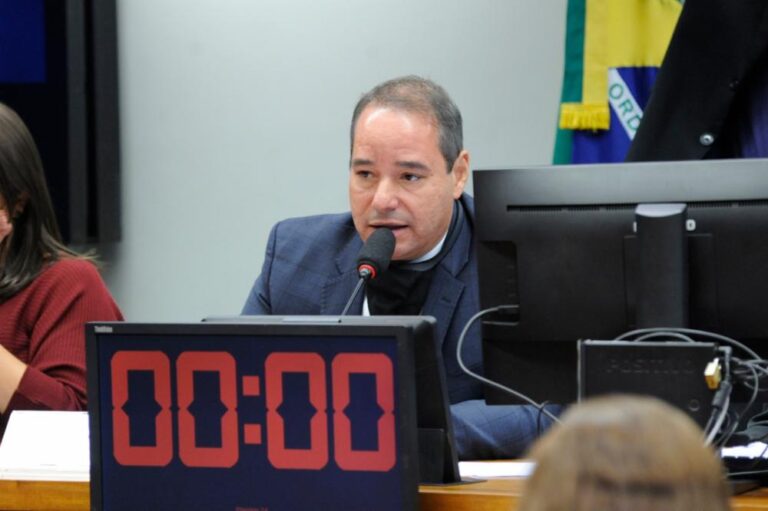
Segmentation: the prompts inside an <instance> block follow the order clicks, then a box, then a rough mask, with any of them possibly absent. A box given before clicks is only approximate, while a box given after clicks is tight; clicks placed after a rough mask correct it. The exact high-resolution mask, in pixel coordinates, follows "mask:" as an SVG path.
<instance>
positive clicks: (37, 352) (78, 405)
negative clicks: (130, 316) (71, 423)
mask: <svg viewBox="0 0 768 511" xmlns="http://www.w3.org/2000/svg"><path fill="white" fill-rule="evenodd" d="M122 319H123V317H122V314H121V313H120V310H119V309H118V308H117V305H116V304H115V302H114V300H113V299H112V296H111V295H110V294H109V291H108V290H107V288H106V286H105V285H104V282H103V281H102V280H101V277H100V276H99V273H98V271H97V270H96V268H95V267H94V266H93V264H91V263H90V262H88V261H84V260H80V259H62V260H60V261H57V262H55V263H53V264H51V265H50V266H48V267H46V268H45V269H44V270H43V271H42V273H41V274H40V275H38V277H37V278H36V279H35V280H33V281H32V283H31V284H29V285H28V286H27V287H25V288H24V289H22V290H21V291H20V292H18V293H17V294H16V295H14V296H13V297H12V298H10V299H9V300H7V301H5V302H3V303H0V344H2V345H3V346H4V347H5V348H6V349H8V351H10V352H11V353H13V354H14V355H15V356H16V357H17V358H19V359H20V360H21V361H22V362H24V363H25V364H27V365H28V367H27V370H26V371H25V373H24V376H23V377H22V378H21V382H20V383H19V388H18V389H17V390H16V393H15V394H14V395H13V396H12V397H11V400H10V403H9V404H8V409H7V410H6V412H5V414H2V415H0V437H2V433H3V431H4V430H5V424H6V422H7V420H8V416H9V415H10V412H11V411H12V410H17V409H20V410H30V409H32V410H85V409H86V406H87V398H86V394H85V328H84V325H85V323H86V322H88V321H110V320H122Z"/></svg>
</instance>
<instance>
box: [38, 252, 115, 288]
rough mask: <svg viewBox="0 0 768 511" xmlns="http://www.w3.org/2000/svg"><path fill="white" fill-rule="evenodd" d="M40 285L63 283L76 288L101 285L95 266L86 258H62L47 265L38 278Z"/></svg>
mask: <svg viewBox="0 0 768 511" xmlns="http://www.w3.org/2000/svg"><path fill="white" fill-rule="evenodd" d="M38 280H40V281H41V282H40V283H41V284H43V283H49V284H53V283H59V282H65V283H68V284H72V285H77V286H85V285H89V284H95V283H98V284H101V283H102V280H101V275H100V274H99V270H98V269H97V268H96V266H95V265H94V264H93V263H92V262H91V261H90V260H88V259H86V258H80V257H62V258H61V259H58V260H57V261H54V262H52V263H50V264H48V265H47V266H46V267H45V268H44V269H43V271H42V272H41V273H40V275H39V276H38Z"/></svg>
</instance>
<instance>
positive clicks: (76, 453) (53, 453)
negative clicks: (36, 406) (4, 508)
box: [0, 410, 90, 481]
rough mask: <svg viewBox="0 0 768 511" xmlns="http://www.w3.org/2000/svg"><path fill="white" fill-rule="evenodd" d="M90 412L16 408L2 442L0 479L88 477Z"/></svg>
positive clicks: (78, 478) (67, 479) (72, 478)
mask: <svg viewBox="0 0 768 511" xmlns="http://www.w3.org/2000/svg"><path fill="white" fill-rule="evenodd" d="M88 442H89V438H88V412H58V411H37V410H34V411H33V410H16V411H14V412H12V413H11V416H10V418H9V420H8V427H7V428H6V430H5V436H4V437H3V442H2V444H0V479H13V480H32V481H88V479H89V477H90V472H89V470H90V446H89V444H88Z"/></svg>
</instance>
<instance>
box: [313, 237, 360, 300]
mask: <svg viewBox="0 0 768 511" xmlns="http://www.w3.org/2000/svg"><path fill="white" fill-rule="evenodd" d="M362 246H363V243H362V241H361V240H360V237H359V236H358V235H357V233H356V232H355V234H354V235H353V236H350V238H349V241H348V242H347V243H346V245H344V247H343V248H342V249H341V250H340V251H339V255H338V256H337V257H336V261H335V263H336V272H337V273H336V274H334V275H330V276H329V277H328V280H326V281H325V285H324V286H323V289H322V290H321V293H320V296H321V299H320V314H323V315H336V314H341V313H342V311H343V310H344V306H345V305H346V304H347V301H348V300H349V297H350V296H351V295H352V291H354V290H355V285H357V280H358V277H357V272H355V261H356V260H357V254H358V253H359V252H360V248H361V247H362ZM362 307H363V293H362V292H361V293H358V295H357V297H356V298H355V301H354V302H353V303H352V306H351V307H350V309H349V310H350V311H351V313H352V314H359V313H360V311H361V310H362Z"/></svg>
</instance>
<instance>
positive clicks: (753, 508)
mask: <svg viewBox="0 0 768 511" xmlns="http://www.w3.org/2000/svg"><path fill="white" fill-rule="evenodd" d="M523 482H524V480H523V479H520V478H502V479H491V480H488V481H484V482H481V483H472V484H462V485H456V486H422V487H421V488H419V497H420V501H421V505H420V508H421V509H422V510H423V511H437V510H446V509H450V510H452V511H469V510H472V511H501V510H503V511H512V510H514V509H516V507H517V502H518V499H519V497H520V493H521V491H522V486H523ZM88 491H89V486H88V483H60V482H45V481H0V510H3V511H5V510H13V511H17V510H22V509H23V510H27V511H50V510H54V509H55V510H61V511H87V510H88V509H89V506H90V496H89V494H88ZM732 505H733V509H734V510H738V511H768V488H761V489H759V490H754V491H751V492H749V493H746V494H744V495H739V496H737V497H734V498H733V500H732Z"/></svg>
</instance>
